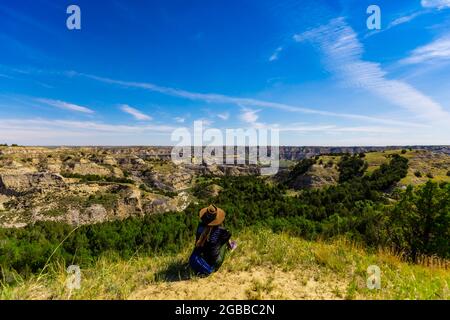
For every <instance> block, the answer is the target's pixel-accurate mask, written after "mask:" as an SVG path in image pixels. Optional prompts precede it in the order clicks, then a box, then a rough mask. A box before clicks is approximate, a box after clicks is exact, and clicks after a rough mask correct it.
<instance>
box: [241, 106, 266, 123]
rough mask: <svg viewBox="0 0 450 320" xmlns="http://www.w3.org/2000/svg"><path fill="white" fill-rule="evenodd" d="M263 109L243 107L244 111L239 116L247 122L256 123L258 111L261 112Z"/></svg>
mask: <svg viewBox="0 0 450 320" xmlns="http://www.w3.org/2000/svg"><path fill="white" fill-rule="evenodd" d="M260 111H261V110H252V109H248V108H243V109H242V113H241V115H240V116H239V118H240V119H241V120H242V121H244V122H247V123H250V124H255V123H256V121H258V118H259V116H258V112H260Z"/></svg>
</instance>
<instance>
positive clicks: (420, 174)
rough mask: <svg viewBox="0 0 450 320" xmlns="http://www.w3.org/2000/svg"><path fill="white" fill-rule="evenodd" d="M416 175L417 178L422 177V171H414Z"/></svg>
mask: <svg viewBox="0 0 450 320" xmlns="http://www.w3.org/2000/svg"><path fill="white" fill-rule="evenodd" d="M414 175H415V176H416V177H417V178H420V177H422V172H420V171H416V172H414Z"/></svg>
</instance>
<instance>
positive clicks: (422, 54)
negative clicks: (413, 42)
mask: <svg viewBox="0 0 450 320" xmlns="http://www.w3.org/2000/svg"><path fill="white" fill-rule="evenodd" d="M438 60H450V36H449V35H446V36H443V37H441V38H439V39H436V40H435V41H433V42H431V43H429V44H427V45H424V46H422V47H419V48H417V49H415V50H414V51H412V52H411V54H410V56H409V57H407V58H405V59H403V60H401V62H402V63H406V64H416V63H422V62H435V61H438Z"/></svg>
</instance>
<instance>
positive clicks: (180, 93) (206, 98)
mask: <svg viewBox="0 0 450 320" xmlns="http://www.w3.org/2000/svg"><path fill="white" fill-rule="evenodd" d="M67 75H68V76H82V77H86V78H89V79H92V80H95V81H99V82H102V83H108V84H114V85H119V86H122V87H125V88H140V89H144V90H148V91H152V92H158V93H161V94H164V95H169V96H174V97H179V98H183V99H189V100H194V101H203V102H207V103H219V104H227V103H229V104H234V105H237V106H241V107H242V106H246V107H263V108H272V109H278V110H283V111H287V112H296V113H304V114H314V115H320V116H324V117H336V118H345V119H352V120H359V121H367V122H374V123H383V124H392V125H399V126H410V127H423V126H424V125H423V124H419V123H412V122H407V121H401V120H393V119H386V118H379V117H373V116H366V115H360V114H351V113H339V112H331V111H322V110H317V109H311V108H305V107H299V106H294V105H290V104H284V103H277V102H270V101H264V100H258V99H252V98H238V97H232V96H226V95H223V94H216V93H198V92H189V91H185V90H180V89H174V88H170V87H162V86H158V85H155V84H152V83H143V82H132V81H122V80H115V79H110V78H105V77H99V76H96V75H91V74H83V73H78V72H75V71H70V72H68V73H67Z"/></svg>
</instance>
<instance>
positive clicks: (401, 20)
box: [387, 11, 426, 29]
mask: <svg viewBox="0 0 450 320" xmlns="http://www.w3.org/2000/svg"><path fill="white" fill-rule="evenodd" d="M424 13H426V11H419V12H414V13H412V14H410V15H408V16H403V17H400V18H397V19H395V20H394V21H392V22H391V23H390V24H389V25H388V27H387V29H390V28H392V27H395V26H398V25H401V24H404V23H407V22H410V21H412V20H414V19H415V18H417V17H418V16H421V15H422V14H424Z"/></svg>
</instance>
